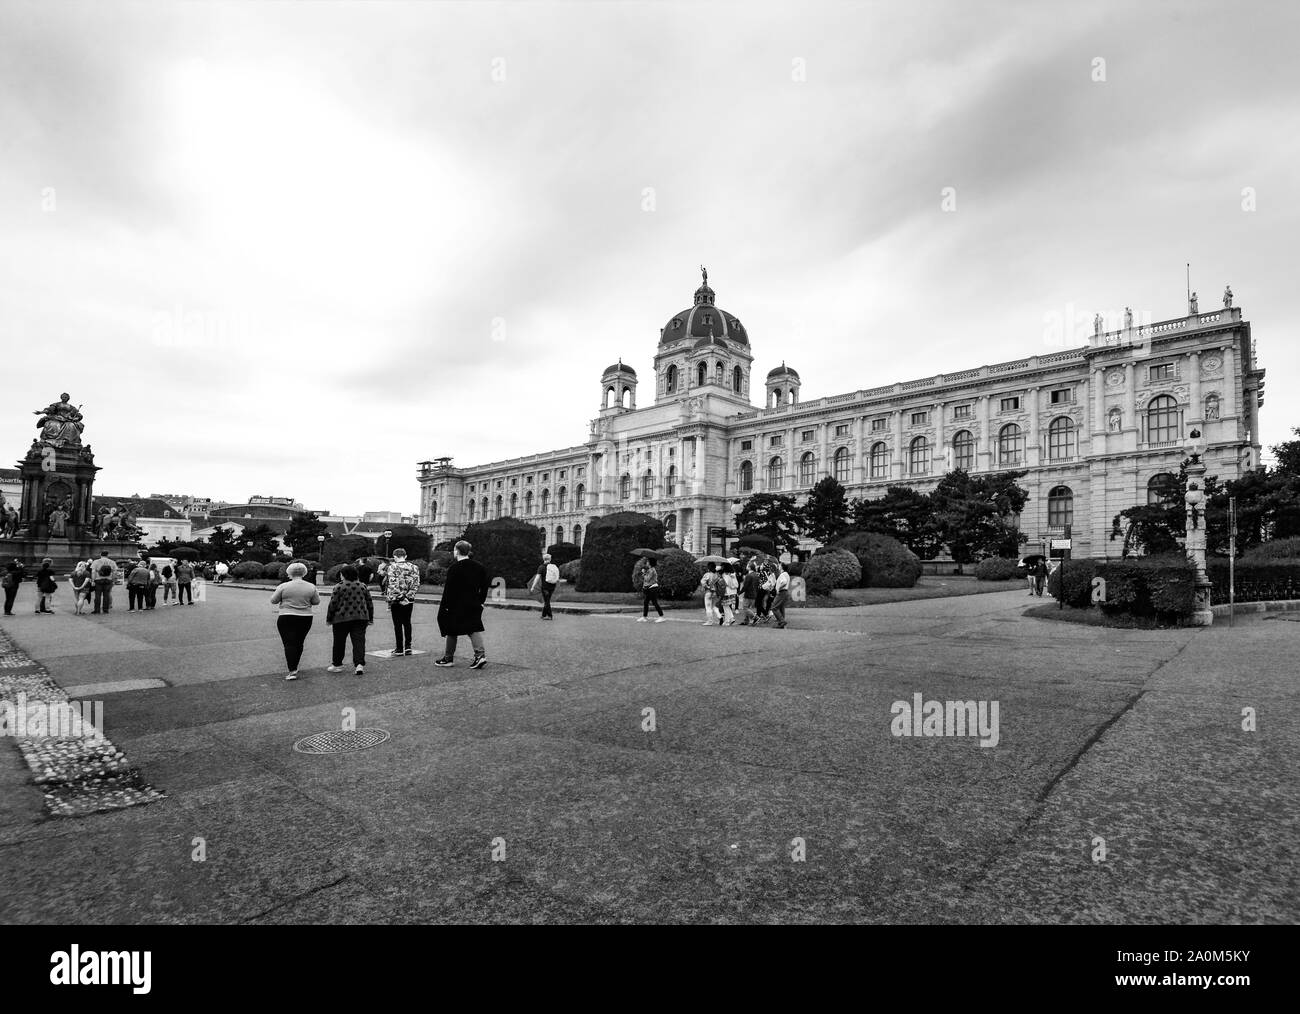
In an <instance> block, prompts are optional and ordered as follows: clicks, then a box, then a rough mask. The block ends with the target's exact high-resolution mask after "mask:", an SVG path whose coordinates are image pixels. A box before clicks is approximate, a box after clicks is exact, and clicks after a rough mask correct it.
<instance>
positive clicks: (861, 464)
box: [849, 415, 867, 483]
mask: <svg viewBox="0 0 1300 1014" xmlns="http://www.w3.org/2000/svg"><path fill="white" fill-rule="evenodd" d="M853 425H854V427H855V428H856V429H857V432H856V434H855V436H856V438H857V439H856V440H855V441H854V447H855V450H854V452H853V454H852V455H851V459H850V460H851V464H850V467H849V478H850V479H852V481H853V482H855V483H859V482H865V481H866V479H867V474H866V468H867V460H866V454H867V417H866V416H864V415H860V416H858V417H857V418H856V419H854V420H853Z"/></svg>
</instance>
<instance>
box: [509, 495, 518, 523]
mask: <svg viewBox="0 0 1300 1014" xmlns="http://www.w3.org/2000/svg"><path fill="white" fill-rule="evenodd" d="M510 516H511V517H512V518H517V517H519V494H518V493H511V494H510Z"/></svg>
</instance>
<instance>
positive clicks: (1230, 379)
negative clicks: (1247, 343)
mask: <svg viewBox="0 0 1300 1014" xmlns="http://www.w3.org/2000/svg"><path fill="white" fill-rule="evenodd" d="M1236 351H1237V344H1236V342H1233V343H1232V344H1231V345H1228V346H1226V347H1225V348H1224V350H1223V405H1222V407H1221V408H1220V411H1219V416H1220V418H1227V417H1228V416H1235V415H1236V414H1237V392H1238V381H1237V356H1236ZM1237 432H1241V428H1240V427H1238V428H1237Z"/></svg>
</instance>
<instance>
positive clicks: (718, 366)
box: [713, 362, 727, 387]
mask: <svg viewBox="0 0 1300 1014" xmlns="http://www.w3.org/2000/svg"><path fill="white" fill-rule="evenodd" d="M726 369H727V368H726V367H725V366H723V365H722V363H721V362H717V363H715V364H714V370H713V375H714V377H716V378H717V381H718V386H719V387H721V386H722V378H723V377H725V376H726V372H725V371H726Z"/></svg>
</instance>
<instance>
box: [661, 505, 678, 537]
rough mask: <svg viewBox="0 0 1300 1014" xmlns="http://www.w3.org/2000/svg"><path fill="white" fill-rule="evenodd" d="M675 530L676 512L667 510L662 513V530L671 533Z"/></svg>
mask: <svg viewBox="0 0 1300 1014" xmlns="http://www.w3.org/2000/svg"><path fill="white" fill-rule="evenodd" d="M676 531H677V512H676V511H669V512H668V513H667V514H665V515H664V532H665V533H666V534H668V535H672V534H673V533H674V532H676Z"/></svg>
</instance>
